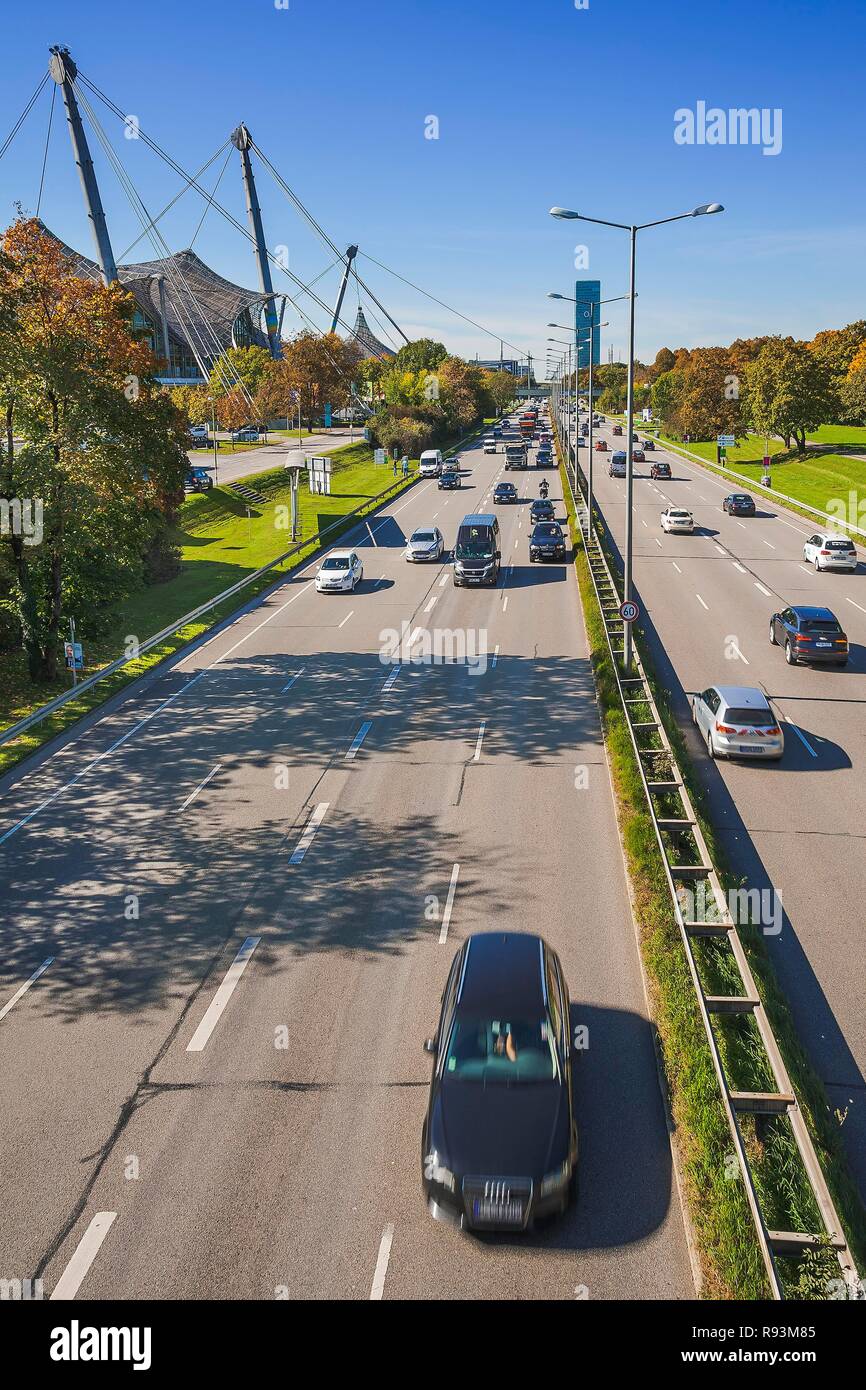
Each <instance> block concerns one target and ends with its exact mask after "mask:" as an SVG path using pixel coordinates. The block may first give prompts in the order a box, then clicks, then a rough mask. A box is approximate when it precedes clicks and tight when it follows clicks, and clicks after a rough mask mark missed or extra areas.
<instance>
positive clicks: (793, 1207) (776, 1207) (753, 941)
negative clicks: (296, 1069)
mask: <svg viewBox="0 0 866 1390" xmlns="http://www.w3.org/2000/svg"><path fill="white" fill-rule="evenodd" d="M560 474H561V476H562V478H563V491H564V494H565V495H567V494H568V487H567V482H566V480H565V477H564V468H563V465H562V456H561V455H560ZM568 510H569V524H570V529H571V533H572V540H573V542H574V550H575V567H576V571H577V578H578V584H579V587H580V593H581V599H582V603H583V609H584V615H585V620H586V627H587V633H588V636H589V644H590V655H591V660H592V664H593V670H594V673H595V681H596V689H597V693H598V703H599V711H600V716H601V721H602V728H603V732H604V737H605V743H606V746H607V750H608V757H609V760H610V766H611V773H612V779H613V784H614V789H615V795H616V802H617V814H618V818H619V824H620V832H621V836H622V841H623V846H624V850H625V856H626V861H627V864H628V869H629V876H630V880H631V884H632V892H633V900H634V910H635V919H636V921H637V923H638V931H639V937H640V944H641V953H642V956H643V961H644V966H645V970H646V975H647V980H648V986H649V991H650V997H651V1008H652V1016H653V1019H654V1022H655V1025H656V1028H657V1031H658V1037H659V1041H660V1046H661V1053H662V1057H663V1062H664V1069H665V1074H666V1077H667V1084H668V1090H669V1094H670V1100H671V1109H672V1113H673V1117H674V1121H675V1124H676V1132H677V1137H676V1142H677V1148H678V1153H679V1157H680V1166H681V1173H682V1180H683V1186H684V1190H685V1198H686V1202H687V1204H688V1208H689V1214H690V1217H691V1222H692V1226H693V1229H694V1232H695V1237H696V1242H697V1247H698V1253H699V1257H700V1261H701V1267H702V1271H703V1276H704V1288H703V1293H704V1296H705V1297H708V1298H737V1299H749V1298H763V1297H766V1296H767V1293H768V1287H767V1282H766V1276H765V1273H764V1268H763V1261H762V1259H761V1254H760V1250H759V1247H758V1244H757V1240H756V1237H755V1233H754V1227H753V1223H752V1218H751V1213H750V1211H749V1207H748V1203H747V1201H746V1195H745V1189H744V1187H743V1184H742V1182H741V1181H740V1180H739V1178H738V1174H737V1166H736V1164H735V1163H732V1161H731V1160H732V1152H733V1150H732V1142H731V1137H730V1132H729V1129H728V1124H727V1119H726V1117H725V1113H724V1109H723V1106H722V1103H721V1099H720V1096H719V1091H718V1085H717V1082H716V1077H715V1072H714V1069H713V1064H712V1059H711V1056H710V1051H709V1047H708V1045H707V1040H706V1036H705V1033H704V1028H703V1024H702V1021H701V1018H700V1014H699V1012H698V1009H697V1004H696V1000H695V995H694V989H693V986H692V982H691V976H690V974H689V970H688V966H687V962H686V957H685V953H684V951H683V947H682V942H681V939H680V933H679V929H678V927H677V924H676V919H675V916H674V912H673V908H672V905H671V901H670V895H669V892H668V887H667V880H666V878H665V875H664V871H663V868H662V862H661V859H660V856H659V853H658V847H657V842H656V838H655V832H654V829H653V824H652V820H651V817H650V815H649V810H648V807H647V804H646V797H645V794H644V790H643V783H642V781H641V777H640V771H639V768H638V764H637V760H636V758H635V754H634V749H633V746H632V742H631V735H630V731H629V726H628V722H627V719H626V715H625V712H624V710H623V707H622V704H621V701H620V698H619V690H618V687H617V683H616V675H615V671H614V667H613V663H612V659H611V656H610V651H609V649H608V645H607V639H606V634H605V628H604V622H603V619H602V615H601V611H600V609H599V606H598V602H597V599H596V595H595V589H594V587H593V583H592V575H591V572H590V567H589V562H588V558H587V555H586V550H585V548H584V545H583V540H582V537H581V536H580V533H579V531H578V530H577V529H576V526H575V518H574V512H573V508H572V507H571V503H570V499H569V502H568ZM599 534H600V536H601V538H602V541H603V542H604V539H605V538H604V532H603V529H602V530H600V532H599ZM608 559H610V557H609V556H608ZM636 639H637V641H638V642H639V643H640V654H641V659H642V660H643V662H644V669H645V671H646V673H647V676H648V678H649V679H650V683H651V687H652V690H653V695H654V699H655V701H656V705H657V708H658V709H659V712H660V715H661V717H662V719H663V720H664V724H665V728H666V731H667V733H668V737H669V739H670V741H671V744H672V746H673V748H674V751H675V754H676V757H677V762H678V764H679V767H680V770H681V773H682V775H683V778H684V781H685V782H686V786H687V789H688V791H689V794H690V796H691V799H692V803H693V805H694V806H695V809H696V812H697V814H698V816H699V818H700V822H701V828H702V830H703V832H704V835H705V838H706V841H707V844H708V847H709V849H710V853H711V856H712V859H713V862H714V863H715V864H716V865H717V867H718V868H719V870H720V875H721V878H722V882H723V885H724V887H725V889H729V888H732V887H740V886H742V885H741V884H740V882H739V881H737V880H735V879H734V877H733V876H732V875H731V874H730V873H729V872H727V871H726V868H725V865H724V861H723V857H722V855H721V854H720V850H719V845H718V843H717V841H716V837H715V835H714V832H713V828H712V824H711V823H710V820H709V814H708V808H707V807H706V805H705V803H704V799H703V796H702V793H701V790H700V788H699V787H698V785H697V783H696V779H695V776H694V770H693V768H692V766H691V763H690V759H689V756H688V754H687V752H686V749H685V745H684V742H683V739H682V735H681V732H680V729H679V726H678V725H677V723H676V720H675V717H674V715H673V713H672V711H671V709H670V705H669V700H668V696H667V692H666V690H665V689H664V687H662V686H661V685H660V683H659V682H658V681H657V679H656V678H655V677H654V675H653V672H652V669H651V666H650V664H649V662H648V661H647V656H646V652H645V650H644V644H643V643H642V642H640V638H639V636H638V635H637V634H636ZM635 710H636V711H637V712H636V714H635V718H638V719H640V718H647V717H649V716H648V712H643V713H642V712H641V710H642V707H638V706H636V707H635ZM657 809H658V811H659V813H660V814H665V813H667V814H674V815H676V814H680V809H679V805H678V804H677V805H674V804H671V805H669V806H662V805H659V806H658V808H657ZM678 857H680V856H678ZM739 934H740V939H741V941H742V943H743V947H744V950H745V952H746V955H747V957H748V960H749V965H750V968H751V969H752V971H753V973H754V975H755V979H756V982H757V984H758V986H759V989H760V991H761V997H762V999H763V1001H764V1006H765V1008H766V1011H767V1016H768V1018H769V1020H770V1023H771V1025H772V1028H773V1031H774V1033H775V1036H776V1038H777V1040H778V1042H779V1045H780V1048H781V1050H782V1054H783V1056H784V1059H785V1063H786V1066H787V1067H788V1070H789V1074H790V1076H791V1080H792V1083H793V1085H794V1087H795V1089H796V1092H797V1095H798V1099H799V1101H800V1103H801V1106H802V1109H803V1113H804V1115H805V1117H806V1122H807V1124H808V1126H809V1129H810V1132H811V1135H812V1138H813V1141H814V1143H815V1146H816V1150H817V1152H818V1156H819V1159H820V1161H821V1163H822V1166H823V1169H824V1173H825V1176H826V1178H827V1181H828V1185H829V1187H830V1190H831V1193H832V1196H833V1200H834V1202H835V1203H836V1207H837V1210H838V1211H839V1213H840V1216H841V1217H842V1220H843V1221H844V1223H845V1227H846V1233H847V1235H848V1238H849V1240H850V1242H851V1246H852V1250H853V1251H854V1253H855V1257H856V1258H857V1259H858V1262H859V1265H860V1268H861V1269H862V1268H863V1267H864V1259H866V1213H864V1210H863V1207H862V1204H861V1202H860V1200H859V1197H858V1195H857V1192H856V1190H855V1188H854V1184H853V1182H852V1181H851V1178H850V1175H849V1172H848V1168H847V1162H846V1160H845V1157H844V1153H843V1150H842V1146H841V1142H840V1137H839V1123H840V1120H839V1117H837V1116H834V1115H833V1114H831V1111H830V1107H829V1104H828V1102H827V1098H826V1095H825V1093H824V1090H823V1087H822V1085H821V1083H820V1080H819V1079H818V1077H817V1076H816V1074H815V1072H814V1071H813V1069H812V1067H811V1065H810V1063H809V1062H808V1060H807V1058H806V1056H805V1053H804V1052H803V1049H802V1047H801V1045H800V1042H799V1039H798V1037H797V1035H796V1032H795V1029H794V1026H793V1023H792V1021H791V1016H790V1012H789V1009H788V1006H787V1002H786V1001H785V999H784V997H783V995H782V993H781V991H780V989H779V986H778V984H777V982H776V978H775V974H774V972H773V969H772V966H771V964H770V961H769V957H768V955H767V951H766V946H765V942H764V939H763V937H762V936H761V935H760V932H759V930H757V929H753V928H747V927H744V928H741V929H740V933H739ZM695 954H696V958H697V963H698V971H699V974H700V976H701V980H702V983H703V985H704V988H705V989H706V990H707V991H708V992H716V993H720V994H725V993H739V992H740V990H741V984H740V982H739V972H738V971H737V968H736V963H735V961H734V958H733V955H732V953H731V951H730V948H729V947H728V946H727V944H726V943H724V942H718V941H713V940H710V941H698V942H697V943H696V952H695ZM714 1027H715V1029H716V1037H717V1039H718V1043H719V1047H720V1051H721V1054H722V1057H723V1060H724V1065H725V1069H726V1074H727V1076H728V1077H729V1081H730V1084H731V1085H732V1087H733V1088H734V1089H742V1090H763V1089H768V1088H770V1087H771V1086H772V1080H771V1076H770V1072H769V1065H768V1062H767V1059H766V1057H765V1054H764V1051H763V1046H762V1044H761V1042H760V1038H759V1036H758V1034H757V1029H756V1026H755V1023H754V1020H752V1019H751V1018H750V1017H748V1016H744V1017H742V1018H730V1019H719V1020H718V1021H716V1022H715V1023H714ZM740 1128H741V1132H742V1133H743V1137H744V1142H745V1144H746V1149H747V1152H748V1154H749V1161H750V1166H751V1168H752V1172H753V1176H754V1179H755V1184H756V1187H757V1189H758V1192H759V1194H760V1199H761V1205H762V1210H763V1211H764V1214H765V1218H766V1220H767V1224H768V1225H769V1226H770V1227H771V1228H775V1229H797V1230H805V1231H814V1232H816V1233H817V1232H819V1231H820V1230H821V1229H822V1226H821V1221H820V1218H819V1214H818V1212H817V1209H816V1206H815V1202H814V1199H813V1197H812V1194H811V1190H810V1188H809V1185H808V1182H807V1181H806V1177H805V1173H804V1171H803V1168H802V1163H801V1160H800V1157H799V1154H798V1152H797V1150H796V1146H795V1144H794V1141H793V1136H792V1134H791V1130H790V1126H789V1125H788V1123H787V1121H785V1120H784V1118H782V1117H780V1118H778V1119H776V1118H773V1119H770V1120H768V1121H765V1122H763V1123H761V1124H760V1125H759V1126H758V1127H756V1125H755V1123H754V1121H753V1119H752V1118H751V1117H748V1116H743V1117H741V1121H740ZM779 1263H780V1270H781V1272H782V1277H783V1279H784V1280H785V1285H786V1289H787V1291H788V1292H789V1295H790V1296H792V1297H800V1298H803V1297H805V1298H810V1297H812V1298H814V1297H826V1292H825V1288H826V1280H827V1279H828V1278H830V1279H836V1278H838V1276H839V1268H838V1264H837V1262H836V1260H835V1257H833V1256H832V1254H830V1253H829V1252H827V1251H826V1250H822V1251H820V1252H819V1253H818V1254H817V1256H810V1257H806V1258H804V1259H803V1260H801V1261H795V1260H784V1261H780V1262H779Z"/></svg>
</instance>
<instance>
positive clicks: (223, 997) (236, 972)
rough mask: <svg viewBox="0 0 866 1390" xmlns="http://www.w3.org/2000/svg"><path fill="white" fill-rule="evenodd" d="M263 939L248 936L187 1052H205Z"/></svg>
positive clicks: (211, 1002) (206, 1011)
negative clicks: (206, 1045) (209, 1039)
mask: <svg viewBox="0 0 866 1390" xmlns="http://www.w3.org/2000/svg"><path fill="white" fill-rule="evenodd" d="M261 939H262V938H261V937H260V936H248V937H247V939H246V941H245V942H244V944H243V946H242V947H241V949H240V950H239V951H238V953H237V955H236V956H235V958H234V960H233V961H232V963H231V965H230V966H229V968H228V970H227V971H226V973H225V978H224V979H223V982H222V984H221V985H220V987H219V989H218V990H217V992H216V994H215V995H214V997H213V999H212V1000H211V1001H210V1003H209V1004H208V1006H207V1009H206V1010H205V1014H204V1018H203V1019H202V1021H201V1023H200V1024H199V1025H198V1027H197V1028H196V1030H195V1032H194V1033H193V1035H192V1037H191V1038H190V1040H189V1042H188V1043H187V1045H186V1050H187V1052H204V1049H205V1044H206V1043H207V1040H208V1038H209V1037H210V1035H211V1033H212V1032H213V1030H214V1028H215V1027H216V1025H217V1023H218V1022H219V1020H220V1018H221V1017H222V1014H223V1013H224V1011H225V1008H226V1005H227V1004H228V1002H229V1000H230V999H231V997H232V995H233V994H234V992H235V989H236V987H237V983H238V981H239V979H240V978H241V975H243V973H244V971H245V970H246V968H247V965H248V963H249V960H250V957H251V956H252V954H253V951H254V950H255V949H256V947H257V946H258V944H259V942H260V941H261Z"/></svg>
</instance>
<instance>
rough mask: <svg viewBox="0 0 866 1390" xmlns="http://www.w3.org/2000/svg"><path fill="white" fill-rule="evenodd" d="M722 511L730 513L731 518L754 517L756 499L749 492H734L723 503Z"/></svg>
mask: <svg viewBox="0 0 866 1390" xmlns="http://www.w3.org/2000/svg"><path fill="white" fill-rule="evenodd" d="M722 511H723V512H729V513H730V514H731V516H754V515H755V499H754V497H750V496H749V494H748V493H747V492H732V493H731V494H730V496H729V497H726V498H725V500H724V501H723V502H722Z"/></svg>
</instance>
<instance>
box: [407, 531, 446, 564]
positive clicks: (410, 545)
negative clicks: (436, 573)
mask: <svg viewBox="0 0 866 1390" xmlns="http://www.w3.org/2000/svg"><path fill="white" fill-rule="evenodd" d="M444 549H445V538H444V537H443V535H442V532H441V531H440V530H439V527H438V526H419V528H418V530H417V531H413V532H412V534H411V536H410V537H409V539H408V541H407V542H406V549H405V550H404V551H403V555H404V557H405V558H406V559H407V560H441V558H442V552H443V551H444Z"/></svg>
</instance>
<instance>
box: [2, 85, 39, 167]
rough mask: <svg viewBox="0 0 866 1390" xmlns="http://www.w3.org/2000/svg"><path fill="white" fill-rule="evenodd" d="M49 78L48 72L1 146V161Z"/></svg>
mask: <svg viewBox="0 0 866 1390" xmlns="http://www.w3.org/2000/svg"><path fill="white" fill-rule="evenodd" d="M48 76H49V74H48V73H47V72H45V73H43V74H42V81H41V82H40V83H39V86H38V87H37V88H36V91H35V92H34V93H33V95H32V97H31V98H30V100H29V101H28V103H27V105H26V106H25V107H24V110H23V111H22V112H21V115H20V116H19V117H18V120H17V121H16V122H15V124H14V126H13V127H12V129H11V130H10V132H9V134H8V135H7V136H6V139H5V140H4V141H3V144H2V145H0V159H2V158H3V156H4V154H5V153H6V151H7V150H8V148H9V146H10V145H11V144H12V141H13V140H14V139H15V136H16V135H17V134H18V132H19V130H20V129H21V127H22V125H23V124H24V122H25V121H26V119H27V117H28V116H29V115H30V112H31V110H32V109H33V103H34V102H35V101H36V100H37V98H38V97H39V95H40V93H41V91H42V88H43V87H44V86H45V83H46V82H47V81H48Z"/></svg>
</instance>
